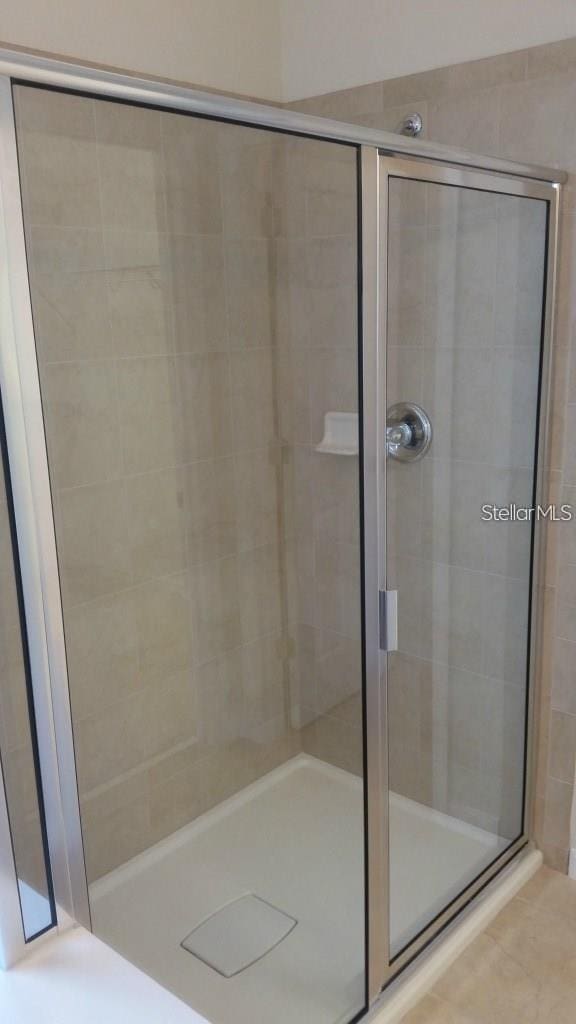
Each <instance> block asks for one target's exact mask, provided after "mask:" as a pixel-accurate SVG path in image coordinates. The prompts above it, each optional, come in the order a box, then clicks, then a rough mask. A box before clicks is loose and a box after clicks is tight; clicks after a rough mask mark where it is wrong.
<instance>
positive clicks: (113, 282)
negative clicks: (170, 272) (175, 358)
mask: <svg viewBox="0 0 576 1024" xmlns="http://www.w3.org/2000/svg"><path fill="white" fill-rule="evenodd" d="M106 293H107V300H108V317H109V323H110V336H111V339H112V345H113V347H114V351H115V353H116V355H120V356H139V355H161V354H163V353H166V352H169V351H171V349H172V319H173V313H172V308H171V295H170V290H169V287H168V284H167V280H166V274H165V273H163V271H162V270H160V269H159V268H156V267H149V268H143V269H132V268H130V267H126V268H122V269H120V268H118V269H115V270H109V271H108V272H107V274H106Z"/></svg>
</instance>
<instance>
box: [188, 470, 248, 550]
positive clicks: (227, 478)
mask: <svg viewBox="0 0 576 1024" xmlns="http://www.w3.org/2000/svg"><path fill="white" fill-rule="evenodd" d="M185 475H186V515H185V527H186V546H187V552H188V560H189V563H190V565H192V566H194V565H197V564H198V563H200V562H207V561H211V560H212V559H215V558H221V557H223V556H225V555H231V554H233V553H234V552H235V551H236V550H237V543H238V536H237V526H236V523H237V518H236V505H235V500H236V497H235V470H234V460H233V459H232V458H219V459H206V460H202V461H198V462H194V463H192V464H191V465H190V466H187V467H186V470H185Z"/></svg>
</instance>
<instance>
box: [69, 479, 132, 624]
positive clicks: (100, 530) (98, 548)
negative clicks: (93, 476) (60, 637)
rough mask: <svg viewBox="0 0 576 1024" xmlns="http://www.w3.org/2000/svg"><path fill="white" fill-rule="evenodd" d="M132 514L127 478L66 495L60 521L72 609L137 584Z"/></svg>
mask: <svg viewBox="0 0 576 1024" xmlns="http://www.w3.org/2000/svg"><path fill="white" fill-rule="evenodd" d="M126 512H127V509H126V494H125V487H124V482H123V481H122V480H114V481H111V482H109V483H102V484H93V485H91V486H90V487H76V488H74V489H72V490H69V491H66V492H65V495H64V497H63V500H62V501H61V502H60V511H59V514H58V517H57V519H58V525H57V540H58V562H59V566H60V572H61V574H62V584H63V590H64V600H65V605H66V606H70V605H73V604H80V603H81V602H82V601H90V600H91V599H92V598H95V597H101V596H102V595H104V594H111V593H113V592H114V591H117V590H121V589H123V588H124V587H127V586H130V584H131V583H132V565H131V559H130V524H129V521H128V518H127V514H126Z"/></svg>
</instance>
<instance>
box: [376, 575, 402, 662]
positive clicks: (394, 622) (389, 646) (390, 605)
mask: <svg viewBox="0 0 576 1024" xmlns="http://www.w3.org/2000/svg"><path fill="white" fill-rule="evenodd" d="M379 605H380V650H381V651H397V650H398V591H397V590H380V591H379Z"/></svg>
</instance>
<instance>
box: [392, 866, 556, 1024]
mask: <svg viewBox="0 0 576 1024" xmlns="http://www.w3.org/2000/svg"><path fill="white" fill-rule="evenodd" d="M575 1022H576V881H571V880H570V879H569V878H566V877H565V876H564V875H561V874H558V873H557V872H556V871H551V870H550V869H549V868H541V870H540V871H539V872H538V874H537V875H535V876H534V878H533V879H532V880H531V881H530V882H529V883H528V884H527V885H526V886H524V888H523V889H521V890H520V892H519V894H518V896H517V897H516V898H515V899H513V900H512V901H511V902H510V903H509V904H508V906H507V907H505V908H504V910H503V911H501V913H500V914H499V915H498V917H496V918H495V919H494V921H493V922H492V924H490V925H489V926H488V928H487V929H486V931H485V932H484V933H483V934H482V935H480V936H479V937H478V938H477V939H475V940H474V942H473V943H472V944H471V945H470V946H469V947H468V949H467V950H466V951H465V952H464V953H463V954H462V956H460V957H459V958H458V960H456V961H455V963H454V964H453V965H452V967H451V968H450V969H449V970H448V971H447V972H446V974H445V975H444V976H443V977H442V978H441V979H440V981H439V982H438V983H437V984H436V985H435V986H434V988H433V989H432V991H431V993H430V994H429V995H428V996H426V997H425V998H424V999H423V1001H422V1002H421V1003H420V1004H419V1005H418V1007H417V1008H416V1009H414V1010H412V1011H411V1012H410V1013H409V1014H408V1015H407V1016H405V1017H404V1018H403V1020H402V1024H575Z"/></svg>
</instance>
